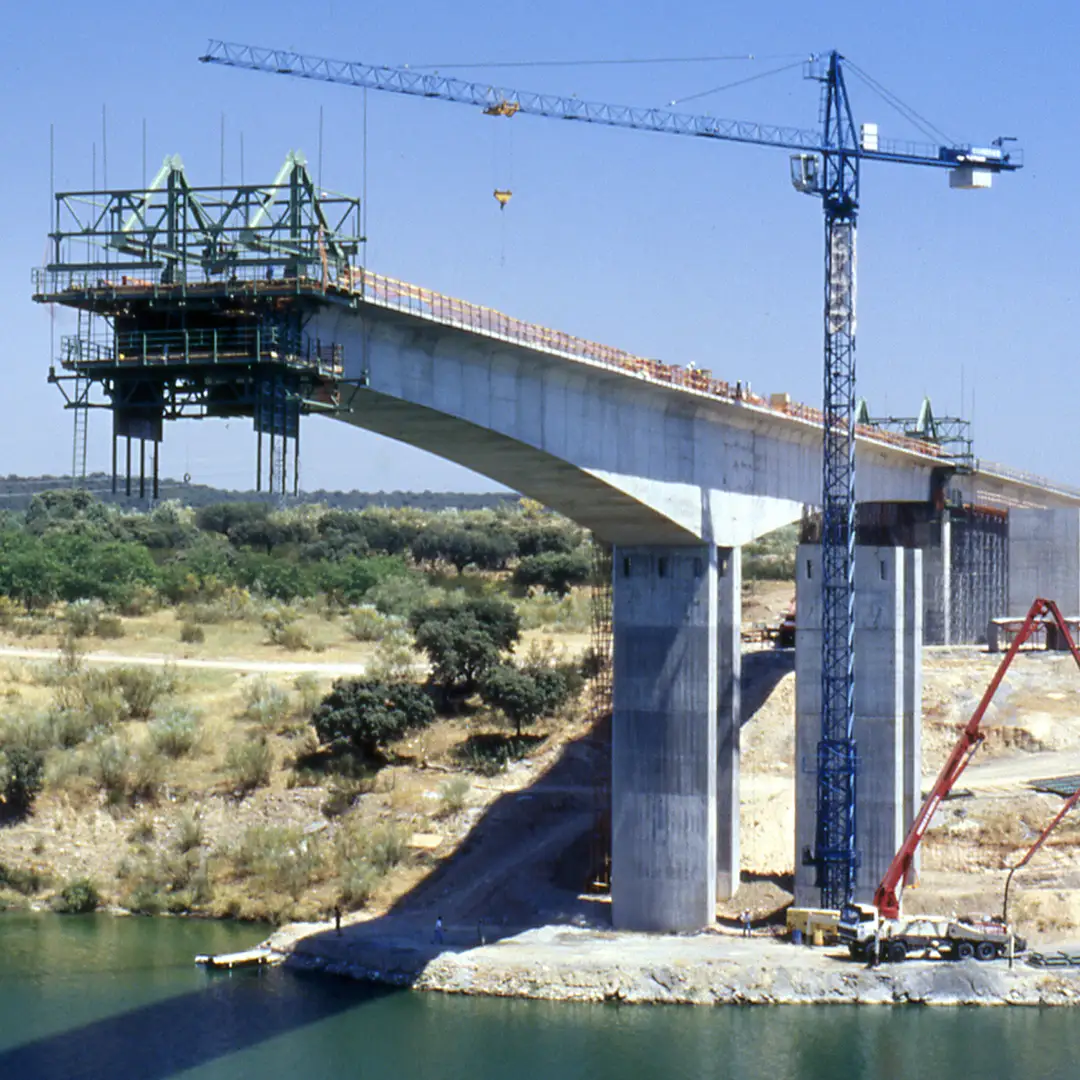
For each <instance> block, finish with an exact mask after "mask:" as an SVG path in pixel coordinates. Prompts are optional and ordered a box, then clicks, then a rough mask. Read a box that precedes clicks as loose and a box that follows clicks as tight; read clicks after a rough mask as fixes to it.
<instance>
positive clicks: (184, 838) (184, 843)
mask: <svg viewBox="0 0 1080 1080" xmlns="http://www.w3.org/2000/svg"><path fill="white" fill-rule="evenodd" d="M202 842H203V826H202V819H201V818H200V817H199V815H198V814H191V813H188V812H186V811H185V812H184V813H183V814H181V815H180V818H179V820H178V821H177V823H176V850H177V851H179V852H180V854H181V855H186V854H187V853H188V852H189V851H194V850H195V849H196V848H199V847H202Z"/></svg>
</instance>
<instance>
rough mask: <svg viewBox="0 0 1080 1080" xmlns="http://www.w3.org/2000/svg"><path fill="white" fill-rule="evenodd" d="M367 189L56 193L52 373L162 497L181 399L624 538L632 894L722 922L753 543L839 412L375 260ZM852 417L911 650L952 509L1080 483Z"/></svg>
mask: <svg viewBox="0 0 1080 1080" xmlns="http://www.w3.org/2000/svg"><path fill="white" fill-rule="evenodd" d="M358 210H359V203H358V201H357V200H356V199H352V198H349V197H347V196H327V195H324V194H323V193H321V192H319V191H317V190H316V188H315V186H314V185H313V183H312V180H311V177H310V175H309V173H308V172H307V169H306V166H305V164H304V161H303V158H302V157H301V156H300V155H298V154H290V155H289V156H288V158H287V159H286V161H285V164H284V165H283V167H282V169H281V170H280V172H279V173H278V175H277V177H276V178H275V179H274V180H273V182H271V183H268V184H254V185H240V186H234V187H197V186H193V185H191V184H190V183H189V182H188V180H187V177H186V175H185V173H184V170H183V167H182V165H181V163H180V161H179V159H178V158H169V159H167V160H166V162H165V164H164V165H163V167H162V169H161V171H160V172H159V173H158V175H157V177H156V178H155V180H154V182H153V183H152V184H151V185H150V186H149V188H147V189H145V190H129V191H116V190H112V191H107V192H106V191H101V192H75V193H64V194H59V195H57V196H56V216H55V220H54V222H53V223H52V230H51V233H50V258H49V262H48V263H47V265H46V266H44V267H41V268H39V269H37V270H35V272H34V299H35V300H37V301H39V302H45V303H59V304H63V305H65V306H67V307H69V308H72V309H73V310H74V311H75V312H76V313H77V316H78V327H77V332H76V333H75V334H73V335H71V336H69V337H66V338H64V339H63V341H62V347H61V355H60V356H59V357H55V358H53V359H54V367H53V368H52V369H51V370H50V378H51V379H52V380H53V381H55V382H56V383H57V384H58V385H59V386H60V388H61V389H62V390H63V392H64V394H65V397H66V400H67V404H68V406H69V407H70V408H72V409H73V410H75V413H76V415H77V416H79V415H81V416H82V417H83V418H84V419H85V416H86V414H87V411H88V410H89V409H91V408H103V409H107V410H109V411H110V412H111V414H112V422H113V448H114V452H113V475H114V487H115V486H116V485H117V484H118V482H119V481H118V479H117V478H118V475H119V474H120V469H119V457H120V451H121V448H122V449H123V452H124V463H125V467H124V471H123V475H124V484H125V490H127V491H128V493H131V492H132V489H133V467H134V466H133V452H134V454H135V455H136V456H137V459H138V463H139V466H138V481H139V493H140V494H148V493H149V494H153V493H154V485H155V480H156V476H157V462H158V447H159V445H160V443H161V441H162V438H163V434H164V426H165V421H166V420H170V419H178V418H182V417H205V418H219V417H249V416H250V417H251V418H252V419H253V423H254V427H255V432H256V461H257V470H256V475H257V486H258V487H263V486H265V488H266V489H268V490H270V491H273V492H281V493H284V492H286V491H287V490H288V489H289V488H290V487H295V485H296V483H297V475H298V470H297V460H298V459H297V453H298V438H299V430H300V424H299V418H300V416H302V415H306V414H317V415H326V416H329V417H333V418H335V419H339V420H345V421H347V422H349V423H352V424H354V425H356V426H358V427H362V428H365V429H368V430H371V431H375V432H378V433H381V434H384V435H388V436H390V437H392V438H395V439H398V440H400V441H403V442H407V443H410V444H412V445H414V446H417V447H420V448H422V449H426V450H429V451H431V452H433V453H436V454H439V455H441V456H443V457H446V458H448V459H450V460H452V461H455V462H458V463H459V464H462V465H465V466H467V467H469V468H471V469H474V470H475V471H477V472H480V473H483V474H484V475H486V476H489V477H491V478H492V479H494V480H497V481H500V482H502V483H504V484H506V485H507V486H509V487H511V488H513V489H515V490H517V491H520V492H522V493H524V494H527V495H529V496H531V497H533V498H536V499H539V500H541V501H542V502H544V503H545V504H547V505H549V506H551V507H553V508H554V509H557V510H559V511H561V512H562V513H564V514H566V515H568V516H569V517H571V518H573V519H574V520H576V521H578V522H579V523H581V524H582V525H584V526H586V527H588V528H590V529H592V530H593V532H594V533H595V534H596V535H597V537H598V538H599V539H601V540H603V541H606V542H608V543H611V544H613V545H614V546H615V551H614V560H613V566H614V573H613V586H614V624H615V629H614V635H615V648H614V720H613V738H612V754H613V760H612V889H613V896H612V899H613V918H614V920H615V922H616V924H617V925H619V926H623V927H628V928H635V929H646V930H683V929H696V928H699V927H701V926H704V925H707V924H709V923H711V922H712V920H713V917H714V911H715V902H716V898H717V896H718V895H719V896H721V897H725V896H730V895H731V894H732V892H733V891H734V890H735V888H737V885H738V880H739V865H740V864H739V852H738V828H739V798H738V764H739V723H740V714H739V675H740V657H739V651H740V645H739V625H740V592H741V575H740V561H739V549H740V545H742V544H744V543H747V542H748V541H750V540H752V539H754V538H755V537H757V536H760V535H762V534H763V533H766V532H769V531H770V530H772V529H774V528H776V527H777V526H779V525H783V524H785V523H787V522H790V521H794V520H797V519H798V518H799V517H800V515H801V514H802V512H803V509H804V507H806V506H814V505H816V504H817V503H818V501H819V500H820V495H821V489H820V476H821V414H820V412H819V411H818V410H816V409H813V408H809V407H806V406H801V405H797V404H793V403H792V402H790V400H789V399H788V398H787V397H786V395H776V396H774V397H772V398H769V399H766V398H763V397H761V396H759V395H757V394H755V393H753V392H752V391H751V389H750V387H749V386H748V385H747V384H745V383H743V382H739V381H736V382H729V381H725V380H724V379H722V378H720V377H718V376H716V375H714V374H713V372H712V371H711V370H710V369H711V368H712V366H713V365H712V362H711V361H710V360H705V361H700V360H699V364H698V366H687V367H678V366H672V365H667V364H661V363H659V362H657V361H655V360H650V359H647V358H644V357H638V356H634V355H632V354H630V353H627V352H624V351H622V350H619V349H613V348H609V347H607V346H603V345H600V344H597V343H595V342H590V341H587V340H584V339H582V338H578V337H575V336H572V335H569V334H564V333H559V332H557V331H553V330H548V329H545V328H543V327H539V326H535V325H532V324H529V323H525V322H521V321H519V320H517V319H513V318H510V317H509V316H506V315H503V314H501V313H499V312H496V311H493V310H491V309H489V308H484V307H480V306H477V305H474V304H469V303H466V302H464V301H461V300H456V299H453V298H450V297H447V296H443V295H441V294H438V293H434V292H431V291H429V290H427V289H423V288H419V287H417V286H413V285H409V284H406V283H404V282H401V281H397V280H394V279H391V278H387V277H384V276H382V275H379V274H376V273H373V272H372V271H370V270H368V269H367V268H365V267H360V266H357V265H356V262H355V260H356V255H357V252H358V249H359V242H360V237H359V212H358ZM80 430H81V431H82V432H83V437H85V424H83V425H82V426H81V428H80V426H79V425H76V431H77V432H78V431H80ZM856 435H857V455H858V461H859V466H858V494H859V498H860V501H861V502H863V503H865V504H867V506H868V507H869V508H872V509H873V511H874V512H873V514H872V515H871V518H872V520H868V522H867V528H868V529H869V530H871V531H872V532H873V536H874V540H873V542H874V543H875V544H877V545H879V546H880V545H885V546H886V547H888V548H889V551H890V552H891V554H889V552H884V553H883V554H882V555H881V557H880V558H878V559H877V560H876V561H869V562H868V563H867V565H868V566H870V567H871V568H873V567H875V566H876V567H878V570H877V571H876V573H877V577H878V579H879V580H880V581H881V582H882V583H884V584H883V585H882V586H881V588H879V589H878V593H880V594H881V595H880V596H879V598H878V600H877V601H875V603H878V604H879V606H880V605H885V606H886V607H889V610H890V612H891V615H890V618H891V619H892V622H890V623H889V624H888V626H889V629H888V630H887V631H886V630H884V629H883V633H884V634H885V636H886V637H888V635H889V634H892V635H893V637H889V638H888V641H887V642H885V641H884V638H883V642H884V643H883V646H882V647H883V649H889V650H891V652H890V653H889V655H890V656H892V657H893V659H894V660H895V659H896V657H897V655H898V653H897V649H899V650H900V652H901V653H904V652H905V650H906V652H907V653H910V651H911V650H910V646H911V644H912V640H914V639H913V638H912V635H911V633H909V632H908V630H909V628H910V627H909V625H908V624H909V623H911V620H912V618H913V610H914V609H913V604H914V605H915V606H920V605H923V604H925V609H926V612H927V620H926V621H927V623H929V622H930V619H931V611H932V609H933V612H934V617H935V618H938V616H939V615H941V616H942V617H941V618H938V622H940V623H941V624H942V625H944V626H945V627H946V628H947V627H948V625H949V619H948V618H947V617H946V616H944V615H942V611H946V612H947V610H948V607H949V603H950V596H951V594H952V591H953V590H954V588H955V583H951V582H952V578H951V577H950V574H951V569H950V568H951V567H953V566H957V567H959V566H960V565H961V563H959V562H957V563H950V560H949V558H948V557H944V556H940V552H941V551H948V550H950V544H951V545H952V547H956V544H955V535H956V534H955V531H954V536H953V541H950V540H948V539H947V536H948V532H947V529H946V527H945V526H946V523H947V517H946V518H942V517H941V515H942V512H943V508H948V507H950V506H952V507H954V508H955V510H956V513H957V515H962V514H963V513H965V512H967V510H970V509H971V505H970V504H973V503H981V504H986V505H990V506H991V507H992V512H988V513H990V518H991V519H992V522H996V523H997V524H996V525H994V528H997V529H998V533H993V530H992V529H991V530H990V533H988V535H990V536H991V540H993V538H994V537H995V536H998V534H999V533H1000V527H999V526H1000V522H1001V521H1002V520H1003V517H1004V509H1003V508H1005V507H1008V506H1010V505H1013V506H1015V505H1024V506H1036V507H1038V506H1048V507H1075V506H1078V505H1080V492H1075V491H1070V490H1068V489H1065V488H1062V487H1056V486H1053V485H1049V484H1047V483H1045V482H1042V481H1039V480H1038V479H1036V478H1031V477H1024V476H1020V475H1015V474H1010V473H1009V472H1008V470H1004V469H1001V468H1000V467H993V468H987V467H982V466H980V465H979V464H978V463H974V464H973V465H972V464H971V463H970V462H966V463H961V462H958V461H957V460H956V459H955V458H953V457H952V456H950V454H949V453H948V452H947V449H946V448H945V447H943V446H942V445H941V444H940V443H938V442H934V441H932V440H930V441H928V440H927V439H926V438H925V437H921V436H920V437H911V436H910V435H906V434H904V433H903V432H890V431H887V430H883V429H882V427H881V426H875V425H873V424H867V425H863V426H861V427H860V428H859V429H858V431H857V433H856ZM148 451H149V455H150V459H151V475H150V477H149V478H148V477H147V474H146V460H147V452H148ZM962 465H963V466H964V467H961V466H962ZM897 507H899V508H901V510H899V511H898V510H897V509H896V508H897ZM905 507H906V508H907V509H906V510H904V509H903V508H905ZM959 520H960V519H959V517H958V522H959ZM980 520H981V519H980ZM935 529H936V530H937V531H936V532H935V531H934V530H935ZM931 533H932V534H933V536H935V537H936V538H937V539H936V543H937V544H938V548H939V557H937V558H936V559H935V558H931V557H930V554H931V553H930V552H928V557H927V559H926V562H925V565H924V568H923V570H919V569H918V563H917V561H916V562H914V563H913V562H912V561H911V560H909V559H908V560H905V558H901V556H900V555H898V554H897V551H898V549H899V548H901V547H904V546H907V547H911V546H919V545H923V544H928V545H929V546H931V547H932V546H933V544H934V543H935V541H934V540H933V539H931V540H929V541H928V540H927V539H926V537H927V536H928V535H930V534H931ZM976 533H977V530H972V531H971V535H973V536H975V535H976ZM964 535H965V536H966V535H968V534H967V533H964ZM978 535H979V536H981V535H982V534H981V533H979V534H978ZM984 549H985V550H991V549H990V547H988V546H987V545H985V544H984V545H983V546H982V547H979V549H978V550H979V551H983V550H984ZM973 550H974V549H973ZM806 562H807V567H808V568H809V569H808V571H807V573H808V574H813V560H812V558H808V560H806ZM983 562H985V560H983ZM963 565H964V566H967V564H966V563H964V564H963ZM971 565H972V567H973V574H974V573H975V568H976V565H977V568H978V572H979V573H981V572H982V570H983V569H984V567H983V565H982V563H981V562H978V560H975V559H974V557H973V561H972V563H971ZM901 566H904V567H905V568H906V570H907V575H906V578H905V579H904V580H905V581H906V584H905V585H903V587H901V582H900V577H901V573H902V571H901V569H900V568H901ZM800 572H801V573H802V571H800ZM919 574H923V575H924V578H925V583H926V588H925V590H924V592H925V595H924V596H923V597H922V598H921V599H918V598H917V592H916V593H910V588H909V587H910V586H911V585H912V583H913V581H914V579H915V576H916V575H919ZM806 576H807V574H806V573H804V574H803V577H806ZM809 580H810V578H807V581H809ZM813 580H814V581H816V580H817V576H816V575H815V576H814V577H813ZM806 584H807V583H805V582H804V585H806ZM904 589H907V590H908V592H906V593H905V592H904ZM804 591H805V590H804ZM909 593H910V595H909ZM811 594H812V589H811V591H810V592H808V593H806V596H807V601H806V604H805V611H806V612H809V611H811V610H812V608H813V603H814V600H813V597H812V595H811ZM866 595H867V596H871V595H876V594H874V593H873V590H870V591H869V592H867V593H866ZM912 596H916V599H914V600H913V599H911V597H912ZM890 605H891V606H890ZM876 611H877V609H875V612H876ZM995 613H1000V612H995ZM803 614H804V611H803V609H802V608H800V617H802V616H803ZM868 617H873V618H874V619H875V620H876V624H877V625H878V626H879V628H880V627H884V626H885V623H883V622H882V620H881V619H880V618H879V617H878V615H877V614H875V613H870V615H868ZM919 621H920V625H921V619H920V620H919ZM976 621H977V620H976ZM935 625H937V624H936V623H935ZM983 629H985V620H983ZM945 633H946V639H945V640H949V638H948V633H949V631H948V629H946V631H945ZM896 634H899V635H900V638H898V639H897V640H893V638H894V637H895V636H896ZM901 638H902V641H901V644H899V645H898V644H897V641H900V639H901ZM909 639H910V640H909ZM913 672H914V669H913V668H911V667H910V665H909V667H908V668H904V667H903V664H900V665H899V667H897V670H896V671H895V672H893V673H892V676H891V678H890V680H889V682H890V685H892V686H894V687H900V685H901V683H902V682H903V680H905V679H907V680H908V682H906V683H904V684H903V685H904V689H903V690H900V689H898V690H897V691H896V694H893V695H892V697H891V699H890V700H892V701H893V703H894V704H895V702H896V701H899V700H900V698H899V697H898V696H897V695H901V696H903V694H907V698H905V700H907V699H910V697H911V693H910V690H911V687H910V686H909V685H908V684H909V683H910V682H911V678H912V677H913ZM804 681H805V680H804ZM871 682H872V680H867V679H864V680H863V685H864V686H865V685H870V683H871ZM886 696H889V695H886ZM867 708H868V709H872V710H873V709H877V708H878V706H877V705H875V704H874V703H870V704H868V705H867ZM890 708H891V706H890ZM905 708H907V714H910V708H908V707H907V706H905ZM813 709H814V703H813V702H807V703H805V704H804V705H801V706H800V710H801V711H800V721H799V723H800V728H801V729H802V728H805V729H806V730H807V731H810V730H815V731H816V730H817V729H816V728H814V727H813V724H812V714H813ZM901 711H903V710H901ZM804 712H805V713H806V717H805V718H804V717H803V715H802V714H803V713H804ZM907 714H905V715H907ZM870 720H874V722H878V721H882V723H879V724H878V726H879V727H880V728H881V731H882V734H881V735H880V739H879V741H880V743H881V744H882V745H888V746H892V747H893V748H894V750H895V746H896V745H897V744H896V740H895V738H894V737H893V734H892V733H893V732H894V731H895V730H896V726H897V725H898V724H901V725H903V724H905V723H906V724H907V727H908V728H910V727H911V719H910V716H908V718H907V720H905V719H904V717H903V716H900V715H899V714H896V715H894V714H893V713H890V714H889V715H888V716H883V717H882V716H875V717H872V718H869V719H867V721H866V722H867V723H869V722H870ZM807 724H810V726H809V727H808V726H807ZM908 749H909V750H910V748H908ZM905 753H906V754H907V758H910V756H911V755H910V753H909V752H907V751H905ZM902 756H903V755H902ZM893 757H894V758H895V757H896V754H895V753H894V754H893ZM905 760H906V759H905ZM894 764H895V762H894ZM909 764H910V762H909ZM908 772H909V773H912V770H911V769H910V768H909V769H908ZM912 775H914V776H916V777H917V776H918V772H917V770H916V771H915V772H914V773H912ZM874 782H875V783H876V781H874ZM902 783H903V781H902V779H897V776H896V774H895V770H894V772H893V773H891V774H889V775H888V776H885V777H884V779H883V780H882V782H881V785H880V786H879V790H877V791H876V793H875V796H874V797H875V799H876V800H877V804H876V805H877V806H878V809H877V810H874V811H873V813H875V814H879V816H888V815H889V814H891V813H892V810H891V809H890V807H893V806H894V805H895V804H896V802H897V800H900V799H902V798H903V793H902V791H901V786H902ZM882 808H884V809H882ZM893 816H894V817H898V816H899V815H893ZM887 842H888V838H887V837H885V838H884V839H883V840H882V844H883V845H884V844H886V843H887Z"/></svg>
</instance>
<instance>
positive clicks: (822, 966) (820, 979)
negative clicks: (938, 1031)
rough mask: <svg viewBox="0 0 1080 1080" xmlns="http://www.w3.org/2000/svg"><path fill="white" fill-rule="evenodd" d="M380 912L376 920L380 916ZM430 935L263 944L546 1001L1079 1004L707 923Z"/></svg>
mask: <svg viewBox="0 0 1080 1080" xmlns="http://www.w3.org/2000/svg"><path fill="white" fill-rule="evenodd" d="M378 922H381V920H378ZM453 939H454V935H453V934H452V933H451V934H450V935H448V940H447V943H446V944H445V945H443V946H436V945H433V944H431V943H430V942H428V941H427V940H426V938H425V936H424V935H422V934H419V933H416V932H414V933H411V934H410V933H409V932H408V931H407V930H406V928H403V927H402V928H393V927H390V928H385V929H383V928H378V927H377V926H376V925H375V923H369V924H365V923H359V924H353V925H352V926H348V927H345V928H343V930H342V933H341V934H340V935H338V934H335V932H334V931H333V930H332V929H331V930H327V929H326V928H325V927H324V926H311V925H309V926H303V927H300V926H297V927H287V928H285V929H284V930H282V931H280V932H279V933H277V934H275V935H273V936H272V937H271V938H270V939H269V940H268V941H267V942H266V945H267V947H268V948H270V949H271V950H273V951H274V952H275V953H276V954H277V955H279V956H280V957H281V958H282V959H283V960H284V962H285V963H286V964H287V965H288V966H290V967H294V968H299V969H304V970H317V971H324V972H326V973H328V974H334V975H340V976H346V977H349V978H354V979H360V980H364V981H369V982H377V983H382V984H385V985H391V986H399V987H411V988H412V989H415V990H426V991H439V992H442V993H451V994H473V995H486V996H492V997H518V998H532V999H537V1000H544V1001H567V1002H593V1003H596V1002H618V1003H625V1004H680V1005H935V1006H946V1005H948V1006H955V1005H981V1006H991V1005H993V1006H1002V1005H1024V1006H1062V1005H1078V1004H1080V971H1075V972H1074V971H1071V970H1067V969H1065V970H1062V969H1052V970H1045V969H1039V968H1033V967H1031V966H1029V965H1027V964H1025V963H1022V962H1020V961H1018V962H1017V963H1016V965H1015V966H1014V967H1013V968H1012V970H1010V969H1009V968H1008V966H1007V964H1006V963H1005V962H1004V961H997V962H992V963H979V962H977V961H974V960H970V961H965V962H962V963H949V962H930V961H908V962H906V963H904V964H902V965H895V966H893V965H885V966H882V967H879V968H875V969H873V970H868V969H866V968H865V967H863V966H862V965H857V964H854V963H852V962H851V961H850V960H849V959H848V958H847V956H846V954H845V953H842V952H839V951H837V950H835V949H810V948H806V947H799V946H793V945H790V944H787V943H785V942H781V941H777V940H776V939H773V938H764V937H762V938H755V939H750V940H744V939H741V938H736V937H732V936H730V935H724V934H716V933H702V934H694V935H685V936H683V935H679V936H663V935H648V934H621V933H620V934H616V933H612V932H610V931H603V930H594V929H583V928H578V927H567V926H548V927H541V928H538V929H533V930H526V931H524V932H522V933H520V934H516V935H514V936H511V937H506V938H503V939H502V940H500V941H498V942H495V943H494V944H488V945H483V946H480V945H475V944H472V945H471V947H470V946H469V945H466V944H464V943H460V942H459V943H457V944H455V942H454V940H453Z"/></svg>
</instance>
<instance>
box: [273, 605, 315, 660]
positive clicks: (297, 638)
mask: <svg viewBox="0 0 1080 1080" xmlns="http://www.w3.org/2000/svg"><path fill="white" fill-rule="evenodd" d="M263 625H264V626H265V627H266V635H267V639H268V640H269V643H270V644H271V645H280V646H281V647H282V648H283V649H288V650H289V651H290V652H295V651H297V650H298V649H310V648H311V640H310V639H309V638H308V636H307V633H306V632H305V631H304V628H303V627H301V626H298V625H297V623H296V612H294V611H292V610H290V609H288V608H284V609H277V608H276V609H274V610H272V611H268V612H267V613H266V614H265V615H263Z"/></svg>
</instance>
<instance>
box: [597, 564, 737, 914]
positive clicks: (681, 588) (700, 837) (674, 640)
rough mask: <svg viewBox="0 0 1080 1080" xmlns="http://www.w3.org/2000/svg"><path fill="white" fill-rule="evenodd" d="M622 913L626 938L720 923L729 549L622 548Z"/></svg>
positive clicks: (617, 756)
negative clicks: (719, 719) (724, 580)
mask: <svg viewBox="0 0 1080 1080" xmlns="http://www.w3.org/2000/svg"><path fill="white" fill-rule="evenodd" d="M613 586H614V589H613V619H614V642H615V645H614V648H615V652H614V707H613V713H612V736H611V796H612V806H611V820H612V837H611V906H612V922H613V924H614V926H615V927H616V928H618V929H624V930H652V931H679V930H699V929H701V928H702V927H703V926H707V925H711V924H712V923H713V921H714V920H715V918H716V878H717V875H716V859H717V850H718V844H717V814H716V796H717V760H718V756H717V732H716V715H717V704H718V694H717V680H718V658H717V607H718V600H719V575H718V565H717V552H716V549H715V548H714V547H712V546H711V545H702V546H696V547H617V548H616V549H615V553H614V566H613Z"/></svg>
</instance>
